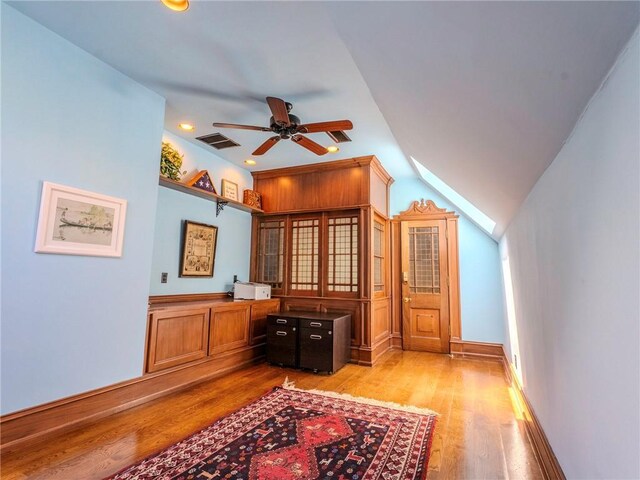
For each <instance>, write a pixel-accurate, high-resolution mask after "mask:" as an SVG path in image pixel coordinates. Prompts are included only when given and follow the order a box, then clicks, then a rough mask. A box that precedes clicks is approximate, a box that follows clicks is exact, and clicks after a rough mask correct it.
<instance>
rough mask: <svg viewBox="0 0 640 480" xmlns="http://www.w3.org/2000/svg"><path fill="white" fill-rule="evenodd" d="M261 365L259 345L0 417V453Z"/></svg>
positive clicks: (262, 347) (262, 346)
mask: <svg viewBox="0 0 640 480" xmlns="http://www.w3.org/2000/svg"><path fill="white" fill-rule="evenodd" d="M262 361H264V345H256V346H253V347H246V348H244V349H242V350H240V351H235V352H233V353H232V354H230V355H220V356H216V357H207V358H206V359H203V360H201V361H197V362H192V363H189V364H188V365H181V366H178V367H174V368H170V369H167V370H163V371H160V372H156V373H150V374H146V375H143V376H141V377H136V378H133V379H131V380H126V381H124V382H119V383H115V384H113V385H108V386H106V387H102V388H98V389H96V390H91V391H88V392H83V393H79V394H77V395H72V396H70V397H66V398H62V399H59V400H54V401H52V402H49V403H45V404H42V405H37V406H35V407H31V408H26V409H24V410H20V411H17V412H13V413H9V414H7V415H3V416H2V417H0V452H4V451H6V449H8V448H16V447H18V446H19V445H21V444H22V443H23V442H27V441H31V440H34V439H36V438H39V437H42V436H45V435H49V434H52V433H60V432H63V431H68V430H71V429H73V428H77V427H80V426H83V425H86V424H89V423H91V422H94V421H96V420H99V419H101V418H104V417H107V416H109V415H112V414H114V413H118V412H121V411H123V410H127V409H129V408H132V407H135V406H137V405H140V404H143V403H146V402H149V401H151V400H154V399H156V398H159V397H162V396H164V395H168V394H170V393H174V392H177V391H179V390H183V389H185V388H188V387H190V386H193V385H196V384H198V383H201V382H204V381H207V380H211V379H214V378H217V377H221V376H223V375H226V374H227V373H231V372H233V371H235V370H239V369H241V368H244V367H247V366H249V365H252V364H254V363H259V362H262Z"/></svg>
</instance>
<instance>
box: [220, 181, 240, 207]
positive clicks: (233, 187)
mask: <svg viewBox="0 0 640 480" xmlns="http://www.w3.org/2000/svg"><path fill="white" fill-rule="evenodd" d="M222 196H223V197H224V198H228V199H229V200H235V201H236V202H237V201H238V184H237V183H233V182H231V181H229V180H226V179H224V178H223V179H222Z"/></svg>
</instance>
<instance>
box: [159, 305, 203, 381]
mask: <svg viewBox="0 0 640 480" xmlns="http://www.w3.org/2000/svg"><path fill="white" fill-rule="evenodd" d="M209 312H210V309H209V308H185V309H181V310H167V311H160V312H154V313H153V314H152V315H151V317H152V321H151V322H150V324H149V326H150V331H149V346H150V347H153V348H150V349H149V352H148V357H147V371H148V372H156V371H158V370H163V369H165V368H169V367H174V366H176V365H182V364H183V363H188V362H192V361H194V360H199V359H200V358H203V357H206V356H207V344H208V336H209Z"/></svg>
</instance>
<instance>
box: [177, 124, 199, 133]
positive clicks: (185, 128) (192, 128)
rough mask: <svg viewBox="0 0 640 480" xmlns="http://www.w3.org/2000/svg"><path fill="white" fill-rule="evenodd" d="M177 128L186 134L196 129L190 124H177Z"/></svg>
mask: <svg viewBox="0 0 640 480" xmlns="http://www.w3.org/2000/svg"><path fill="white" fill-rule="evenodd" d="M178 127H180V128H181V129H182V130H186V131H187V132H191V131H193V130H195V129H196V127H195V126H194V125H192V124H190V123H179V124H178Z"/></svg>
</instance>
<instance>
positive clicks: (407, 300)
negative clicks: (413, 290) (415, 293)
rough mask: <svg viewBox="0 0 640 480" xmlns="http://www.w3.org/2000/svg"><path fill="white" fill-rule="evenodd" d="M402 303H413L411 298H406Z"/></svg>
mask: <svg viewBox="0 0 640 480" xmlns="http://www.w3.org/2000/svg"><path fill="white" fill-rule="evenodd" d="M402 301H403V302H404V303H409V302H410V301H411V297H404V298H403V299H402Z"/></svg>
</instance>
